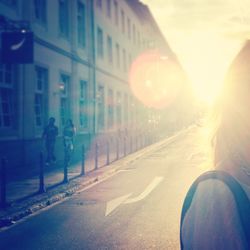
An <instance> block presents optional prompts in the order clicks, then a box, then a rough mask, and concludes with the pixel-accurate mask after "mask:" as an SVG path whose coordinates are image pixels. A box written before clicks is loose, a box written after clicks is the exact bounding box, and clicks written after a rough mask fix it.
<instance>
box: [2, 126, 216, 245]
mask: <svg viewBox="0 0 250 250" xmlns="http://www.w3.org/2000/svg"><path fill="white" fill-rule="evenodd" d="M206 135H207V133H206V130H205V129H204V128H203V127H193V128H191V129H189V130H187V132H186V133H184V134H180V135H179V136H178V137H177V138H176V140H175V141H173V142H171V143H169V144H165V145H163V146H162V148H161V149H158V150H157V151H152V152H150V153H149V154H147V155H145V156H144V157H142V158H141V159H138V160H136V161H134V162H133V163H132V164H130V165H129V166H126V167H125V168H124V169H122V170H120V171H119V172H118V173H117V174H116V175H114V176H112V177H110V178H108V179H107V180H105V181H103V182H100V183H97V184H96V185H93V186H91V187H89V188H86V189H85V190H83V191H82V192H80V193H78V194H76V195H75V196H73V197H71V198H69V199H67V200H65V201H63V202H61V203H59V204H56V205H54V206H51V207H48V208H47V209H45V210H43V211H41V212H39V213H37V214H35V215H33V216H30V217H28V218H26V219H25V220H23V221H21V222H18V223H17V224H16V225H14V226H12V227H10V228H9V229H7V230H4V231H2V232H0V249H1V250H9V249H34V250H38V249H94V250H97V249H100V250H101V249H103V250H104V249H179V220H180V213H181V206H182V202H183V199H184V196H185V193H186V191H187V189H188V187H189V186H190V184H191V183H192V181H193V180H194V179H195V178H196V177H197V176H198V175H199V174H200V173H201V172H204V171H206V170H207V169H208V168H209V167H211V164H210V163H209V152H208V151H209V150H208V143H209V141H207V137H206Z"/></svg>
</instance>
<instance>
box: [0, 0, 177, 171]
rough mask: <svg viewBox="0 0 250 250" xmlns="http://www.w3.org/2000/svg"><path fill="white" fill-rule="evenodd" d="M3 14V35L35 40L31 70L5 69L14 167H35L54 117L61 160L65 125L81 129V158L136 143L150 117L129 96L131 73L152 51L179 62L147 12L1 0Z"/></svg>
mask: <svg viewBox="0 0 250 250" xmlns="http://www.w3.org/2000/svg"><path fill="white" fill-rule="evenodd" d="M0 15H1V18H0V29H1V31H0V32H4V31H7V32H12V31H13V30H15V31H20V32H25V31H26V30H25V29H27V30H30V31H32V32H33V33H34V62H33V63H30V64H16V63H14V64H4V63H0V155H1V156H5V157H7V158H8V159H9V162H10V165H18V166H20V165H25V166H30V165H32V164H34V162H35V161H36V160H37V156H38V153H39V151H40V150H41V149H42V148H43V143H42V139H41V134H42V131H43V128H44V126H45V125H46V123H47V121H48V118H49V117H50V116H53V117H55V119H56V124H57V125H58V127H59V138H58V140H57V145H56V149H57V155H58V156H59V158H62V152H63V148H62V137H61V134H62V129H63V127H64V124H65V120H66V119H67V118H72V120H73V121H74V124H75V126H76V128H77V136H76V154H75V155H76V156H78V157H79V154H80V149H81V147H80V146H81V145H82V144H85V145H86V147H89V145H90V144H91V142H92V141H93V140H94V138H98V139H100V140H103V139H104V138H107V137H108V138H111V139H112V138H115V137H116V136H119V135H120V134H125V133H126V134H129V135H131V136H132V135H134V136H136V133H137V127H138V126H139V124H140V123H141V124H143V123H145V122H147V119H148V118H147V114H148V112H151V111H152V110H151V109H149V108H147V107H146V106H145V105H144V104H142V103H140V101H138V100H137V99H136V98H135V97H134V96H133V94H132V93H131V90H130V87H129V82H128V75H129V70H130V66H131V64H132V63H133V61H134V59H135V58H136V57H138V55H140V54H141V53H143V52H144V51H146V50H149V49H159V50H161V51H162V52H164V53H165V54H167V55H168V56H170V57H172V58H174V57H175V56H174V54H173V52H172V51H171V49H170V48H169V46H168V44H167V42H166V40H165V39H164V37H163V35H162V33H161V31H160V30H159V28H158V26H157V24H156V22H155V21H154V18H153V17H152V15H151V13H150V11H149V9H148V7H147V6H145V5H144V4H142V3H140V2H139V1H138V0H0ZM22 21H26V22H22ZM23 23H25V24H26V25H27V24H28V26H22V25H23ZM0 50H1V47H0ZM150 110H151V111H150ZM145 114H146V115H145ZM60 152H61V153H60Z"/></svg>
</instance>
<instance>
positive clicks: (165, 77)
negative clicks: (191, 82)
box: [129, 50, 183, 109]
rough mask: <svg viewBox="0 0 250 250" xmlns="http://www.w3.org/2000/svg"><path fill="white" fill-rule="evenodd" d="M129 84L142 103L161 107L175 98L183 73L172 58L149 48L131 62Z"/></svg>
mask: <svg viewBox="0 0 250 250" xmlns="http://www.w3.org/2000/svg"><path fill="white" fill-rule="evenodd" d="M129 84H130V88H131V90H132V92H133V94H134V95H135V96H136V98H137V99H139V100H140V101H141V102H142V103H143V104H144V105H146V106H148V107H153V108H158V109H161V108H165V107H167V106H169V105H170V104H171V103H172V102H173V101H174V100H175V99H176V97H177V95H178V93H179V91H180V88H181V85H182V84H183V74H182V72H181V71H180V68H179V67H178V65H177V64H176V63H175V62H174V61H173V60H172V59H170V58H169V57H167V56H165V55H163V54H161V53H160V52H159V51H156V50H151V51H147V52H145V53H143V54H141V55H140V56H138V57H137V58H136V59H135V60H134V62H133V63H132V65H131V68H130V73H129Z"/></svg>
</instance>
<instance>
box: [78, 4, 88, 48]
mask: <svg viewBox="0 0 250 250" xmlns="http://www.w3.org/2000/svg"><path fill="white" fill-rule="evenodd" d="M85 22H86V20H85V5H84V4H83V3H82V2H80V1H78V2H77V29H78V30H77V31H78V33H77V36H78V45H79V46H80V47H85V45H86V29H85Z"/></svg>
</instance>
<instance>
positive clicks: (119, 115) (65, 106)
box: [0, 64, 133, 130]
mask: <svg viewBox="0 0 250 250" xmlns="http://www.w3.org/2000/svg"><path fill="white" fill-rule="evenodd" d="M48 75H49V72H48V69H47V68H43V67H40V66H35V92H34V123H35V126H36V127H37V128H40V129H42V128H43V127H44V126H45V124H46V123H47V121H48V98H49V95H48V87H49V82H48ZM14 78H15V72H14V68H13V66H11V65H3V64H0V128H1V129H3V128H5V129H13V128H15V127H17V125H16V124H15V123H16V122H17V120H18V119H17V117H16V116H17V113H18V112H17V105H16V103H17V99H18V98H17V95H16V94H17V93H16V86H14V84H15V80H14ZM70 84H71V78H70V76H69V75H66V74H61V75H60V93H59V94H60V95H59V97H60V107H59V110H60V125H61V126H64V125H65V122H66V120H67V118H69V117H70V115H71V112H70V101H71V97H70ZM87 88H88V86H87V81H84V80H79V96H78V105H79V107H78V110H79V113H78V121H75V122H76V123H78V124H79V126H80V128H87V127H88V118H89V117H91V114H90V113H89V111H90V108H89V107H88V105H89V102H88V94H87V93H88V89H87ZM96 102H97V124H98V129H99V130H103V129H104V128H105V114H107V127H108V128H109V129H112V128H114V127H117V126H120V125H121V124H122V121H124V123H128V122H129V120H130V121H133V112H129V110H130V109H132V108H133V107H132V103H133V100H132V97H129V96H128V94H124V95H123V94H122V93H121V92H119V91H117V92H114V91H113V90H112V89H108V92H107V95H106V94H105V88H104V86H101V85H99V86H98V89H97V93H96ZM129 103H130V104H131V107H129ZM129 113H130V114H131V115H130V116H129ZM115 114H116V116H115ZM115 117H116V120H115ZM129 118H130V119H129Z"/></svg>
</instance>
